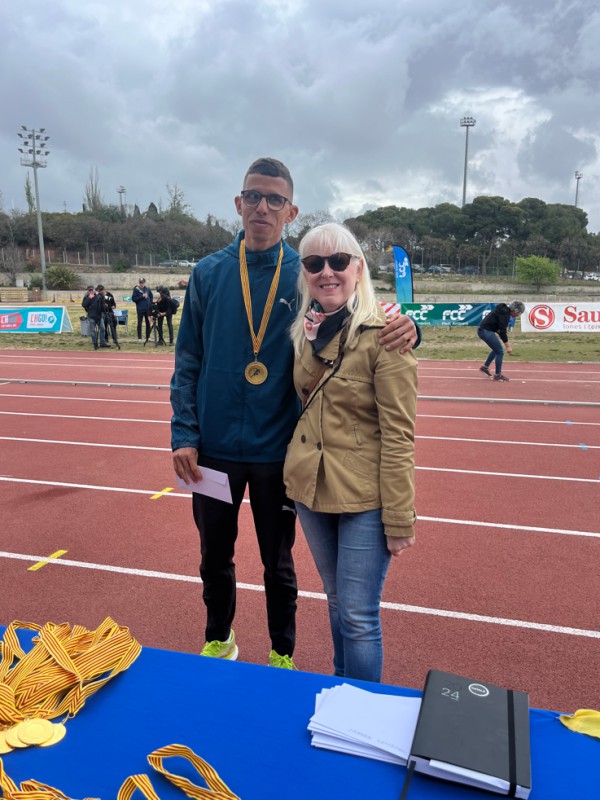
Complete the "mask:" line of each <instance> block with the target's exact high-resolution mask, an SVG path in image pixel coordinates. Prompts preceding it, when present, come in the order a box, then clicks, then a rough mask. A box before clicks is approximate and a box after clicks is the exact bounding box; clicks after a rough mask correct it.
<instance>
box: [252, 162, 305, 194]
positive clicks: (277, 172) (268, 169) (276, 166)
mask: <svg viewBox="0 0 600 800" xmlns="http://www.w3.org/2000/svg"><path fill="white" fill-rule="evenodd" d="M248 175H266V176H267V177H269V178H283V180H284V181H285V182H286V183H287V185H288V186H289V187H290V195H292V196H293V194H294V181H293V180H292V176H291V175H290V171H289V169H288V168H287V167H286V165H285V164H284V163H282V162H281V161H278V160H277V159H276V158H257V159H256V161H253V162H252V164H250V166H249V167H248V171H247V172H246V174H245V175H244V186H245V185H246V178H247V177H248ZM290 199H291V198H290Z"/></svg>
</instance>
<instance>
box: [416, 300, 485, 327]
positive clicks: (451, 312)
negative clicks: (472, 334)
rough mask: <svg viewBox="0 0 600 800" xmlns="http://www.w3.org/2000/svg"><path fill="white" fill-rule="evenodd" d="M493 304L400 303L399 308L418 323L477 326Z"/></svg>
mask: <svg viewBox="0 0 600 800" xmlns="http://www.w3.org/2000/svg"><path fill="white" fill-rule="evenodd" d="M495 306H496V304H495V303H402V305H401V310H402V313H403V314H407V315H408V316H409V317H412V318H413V319H414V321H415V322H416V323H418V324H419V325H435V326H445V327H453V326H466V325H473V326H479V323H480V322H481V320H482V319H483V318H484V317H485V315H486V314H489V313H490V311H491V310H492V309H493V308H495Z"/></svg>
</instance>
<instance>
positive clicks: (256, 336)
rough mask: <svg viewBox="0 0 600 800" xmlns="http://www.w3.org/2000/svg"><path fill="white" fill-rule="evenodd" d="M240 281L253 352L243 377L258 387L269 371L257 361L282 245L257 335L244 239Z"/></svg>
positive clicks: (275, 285) (267, 322)
mask: <svg viewBox="0 0 600 800" xmlns="http://www.w3.org/2000/svg"><path fill="white" fill-rule="evenodd" d="M239 255H240V280H241V282H242V296H243V298H244V307H245V309H246V316H247V318H248V327H249V329H250V337H251V339H252V349H253V350H254V361H252V363H250V364H248V366H247V367H246V369H245V370H244V375H245V376H246V380H247V381H248V383H252V384H253V385H254V386H258V385H259V384H260V383H264V382H265V381H266V380H267V376H268V374H269V371H268V370H267V368H266V367H265V365H264V364H263V363H262V362H260V361H259V360H258V353H259V351H260V348H261V345H262V343H263V339H264V338H265V333H266V330H267V325H268V324H269V317H270V316H271V311H272V310H273V303H274V302H275V294H276V292H277V287H278V286H279V276H280V275H281V262H282V261H283V244H280V245H279V257H278V259H277V267H276V268H275V274H274V275H273V280H272V281H271V287H270V289H269V294H268V296H267V301H266V303H265V307H264V310H263V315H262V320H261V323H260V328H259V329H258V333H255V332H254V323H253V321H252V299H251V296H250V277H249V275H248V264H247V263H246V242H245V241H244V239H242V241H241V242H240V253H239Z"/></svg>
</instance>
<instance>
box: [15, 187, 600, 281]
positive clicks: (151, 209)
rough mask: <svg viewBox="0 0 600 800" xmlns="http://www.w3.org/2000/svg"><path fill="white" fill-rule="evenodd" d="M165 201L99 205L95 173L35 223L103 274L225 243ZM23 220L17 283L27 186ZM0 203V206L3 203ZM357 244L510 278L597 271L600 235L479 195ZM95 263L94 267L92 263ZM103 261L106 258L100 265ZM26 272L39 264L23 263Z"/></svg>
mask: <svg viewBox="0 0 600 800" xmlns="http://www.w3.org/2000/svg"><path fill="white" fill-rule="evenodd" d="M167 190H168V195H169V201H168V204H167V205H166V206H165V207H164V208H163V207H161V205H156V204H155V203H150V204H149V206H148V208H147V209H146V210H144V211H142V210H140V209H139V208H138V206H133V207H129V206H122V205H114V204H106V203H104V201H103V198H102V195H101V193H100V190H99V185H98V178H97V173H94V172H93V171H92V172H91V174H90V179H89V181H88V184H87V185H86V190H85V194H84V202H83V208H82V211H80V212H77V213H68V212H66V211H65V212H56V213H48V212H45V213H43V214H42V218H43V229H44V242H45V246H46V248H47V250H49V251H51V252H52V253H53V254H54V256H55V258H54V259H53V260H54V261H56V262H59V263H68V261H69V259H67V258H61V255H62V254H65V255H66V254H67V253H69V254H73V253H77V254H78V255H79V260H78V262H76V263H95V264H99V263H102V264H106V265H110V266H109V268H112V269H115V270H126V269H128V268H132V267H135V266H136V265H140V264H144V265H147V266H152V265H153V264H155V263H158V262H159V261H160V260H163V259H164V260H179V259H181V260H189V261H195V260H197V259H199V258H202V257H203V256H205V255H207V254H209V253H211V252H214V251H215V250H218V249H220V248H222V247H224V246H226V245H227V244H229V243H230V242H231V241H232V240H233V238H234V236H235V235H236V233H237V232H238V230H239V227H240V223H239V221H236V222H226V221H223V220H218V219H216V218H215V217H213V216H212V215H208V216H207V217H206V219H205V220H202V221H201V220H198V219H196V218H195V217H194V215H193V214H192V213H191V211H190V209H189V207H188V205H187V203H186V201H185V197H184V194H183V192H182V191H181V189H179V187H177V185H175V186H167ZM25 195H26V199H27V205H28V210H27V212H21V211H16V210H13V211H10V212H6V211H4V210H3V209H2V206H1V202H0V267H1V268H2V270H3V271H4V272H5V273H6V274H8V275H9V278H10V280H11V282H14V277H15V275H16V272H18V271H22V269H23V267H24V266H26V265H24V263H23V262H24V258H25V253H26V252H27V251H28V250H30V251H31V250H33V249H34V248H36V247H37V244H38V235H37V221H36V214H35V203H34V202H33V199H32V195H31V187H30V185H29V186H28V185H27V182H26V186H25ZM0 200H1V198H0ZM331 219H332V217H331V215H330V214H329V213H328V212H326V211H317V212H312V213H307V214H299V215H298V217H297V218H296V220H295V221H294V222H293V223H292V224H291V225H289V226H287V229H286V230H285V232H284V233H285V236H286V238H287V240H288V242H289V243H290V245H292V246H297V244H298V242H299V240H300V238H301V237H302V235H303V234H304V233H305V231H306V230H308V229H309V228H310V227H312V226H313V225H315V224H318V223H320V222H325V221H329V220H331ZM345 222H346V224H347V225H348V226H349V227H350V228H351V229H352V230H353V232H354V233H355V235H356V236H357V238H358V239H359V241H361V242H362V243H363V245H364V249H365V251H366V252H367V254H368V259H369V262H370V263H371V265H372V266H373V267H378V266H381V265H382V264H384V263H386V261H387V262H389V261H390V260H391V259H390V256H389V249H390V246H391V245H393V244H400V245H402V246H403V247H404V248H405V249H406V250H407V251H408V252H409V254H410V256H411V259H412V262H413V264H416V265H421V264H422V265H423V266H424V267H426V266H428V265H430V264H439V263H443V264H450V265H452V266H454V267H456V268H458V267H460V266H461V265H477V267H478V269H479V271H480V273H481V274H482V275H485V274H487V273H489V272H493V273H494V274H500V275H501V274H509V275H510V274H514V272H515V269H514V265H515V262H516V260H517V258H519V257H529V256H537V257H542V258H547V259H551V260H552V261H555V262H557V263H558V264H560V265H561V267H562V269H563V271H567V270H568V271H573V272H577V271H579V272H581V273H582V274H583V273H584V272H585V271H587V270H591V271H596V270H598V265H599V264H600V236H599V235H598V234H594V233H588V231H587V224H588V220H587V214H586V213H585V212H584V211H583V210H582V209H579V208H576V207H575V206H571V205H563V204H547V203H545V202H544V201H542V200H539V199H536V198H525V199H524V200H521V201H520V202H518V203H512V202H510V201H509V200H506V199H505V198H503V197H490V196H481V197H476V198H475V199H474V200H473V202H472V203H469V204H467V205H465V206H464V207H463V208H460V207H459V206H456V205H453V204H451V203H441V204H439V205H436V206H433V207H428V208H420V209H412V208H404V207H398V206H385V207H381V208H378V209H374V210H371V211H367V212H365V213H364V214H360V215H359V216H357V217H353V218H349V219H347V220H345ZM97 253H98V254H102V256H103V257H102V258H100V257H99V258H97V259H96V258H95V254H97ZM105 254H110V258H108V256H106V257H105V258H104V256H105ZM28 268H29V269H30V271H34V270H35V269H36V268H38V269H39V260H38V262H37V263H36V259H35V258H30V259H29V267H28Z"/></svg>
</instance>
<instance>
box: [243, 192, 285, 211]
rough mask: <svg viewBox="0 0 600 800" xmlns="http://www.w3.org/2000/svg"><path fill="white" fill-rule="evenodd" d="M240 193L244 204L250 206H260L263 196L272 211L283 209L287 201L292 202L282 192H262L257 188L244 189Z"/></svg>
mask: <svg viewBox="0 0 600 800" xmlns="http://www.w3.org/2000/svg"><path fill="white" fill-rule="evenodd" d="M240 194H241V196H242V200H243V201H244V204H245V205H247V206H249V207H250V208H256V207H257V206H259V205H260V201H261V200H262V199H263V197H264V198H265V200H266V201H267V206H268V207H269V208H270V209H271V211H281V209H282V208H283V207H284V205H285V204H286V203H291V202H292V201H291V200H288V198H287V197H284V196H283V195H282V194H262V192H257V191H256V190H255V189H243V190H242V191H241V192H240Z"/></svg>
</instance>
